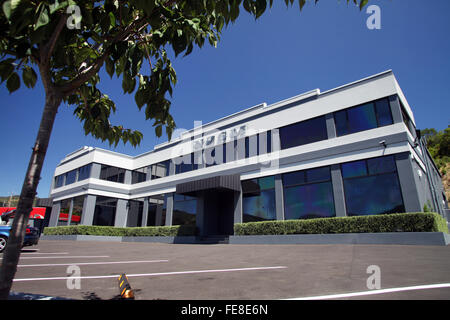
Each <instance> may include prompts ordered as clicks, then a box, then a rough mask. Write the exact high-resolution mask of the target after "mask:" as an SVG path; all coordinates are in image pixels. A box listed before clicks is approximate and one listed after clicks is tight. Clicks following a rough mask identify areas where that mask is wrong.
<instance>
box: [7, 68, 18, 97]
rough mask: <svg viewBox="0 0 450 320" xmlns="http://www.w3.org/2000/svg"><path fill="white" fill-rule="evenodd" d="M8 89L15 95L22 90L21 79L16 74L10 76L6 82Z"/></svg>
mask: <svg viewBox="0 0 450 320" xmlns="http://www.w3.org/2000/svg"><path fill="white" fill-rule="evenodd" d="M6 87H7V88H8V91H9V93H13V92H14V91H16V90H18V89H19V88H20V78H19V75H18V74H17V73H16V72H14V73H13V74H11V75H10V76H9V78H8V80H7V81H6Z"/></svg>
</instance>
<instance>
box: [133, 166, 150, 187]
mask: <svg viewBox="0 0 450 320" xmlns="http://www.w3.org/2000/svg"><path fill="white" fill-rule="evenodd" d="M147 171H148V167H143V168H139V169H136V170H133V171H131V184H135V183H139V182H144V181H146V180H147Z"/></svg>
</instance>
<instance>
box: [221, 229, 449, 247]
mask: <svg viewBox="0 0 450 320" xmlns="http://www.w3.org/2000/svg"><path fill="white" fill-rule="evenodd" d="M229 243H230V244H394V245H395V244H396V245H431V246H446V245H448V244H449V243H450V235H448V234H445V233H442V232H398V233H397V232H396V233H347V234H344V233H342V234H293V235H258V236H230V238H229Z"/></svg>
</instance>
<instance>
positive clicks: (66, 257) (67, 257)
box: [0, 256, 109, 260]
mask: <svg viewBox="0 0 450 320" xmlns="http://www.w3.org/2000/svg"><path fill="white" fill-rule="evenodd" d="M69 258H109V256H64V257H20V260H22V259H69ZM0 259H3V258H0Z"/></svg>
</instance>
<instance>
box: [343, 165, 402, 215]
mask: <svg viewBox="0 0 450 320" xmlns="http://www.w3.org/2000/svg"><path fill="white" fill-rule="evenodd" d="M344 189H345V200H346V206H347V215H349V216H357V215H374V214H384V213H401V212H405V208H404V206H403V200H402V195H401V189H400V185H399V182H398V177H397V173H387V174H383V175H377V176H368V177H362V178H356V179H348V180H347V179H344Z"/></svg>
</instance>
